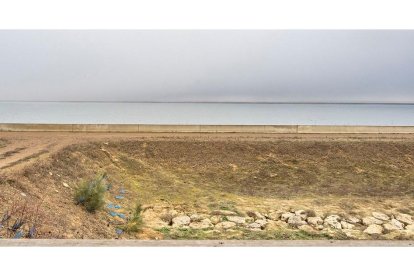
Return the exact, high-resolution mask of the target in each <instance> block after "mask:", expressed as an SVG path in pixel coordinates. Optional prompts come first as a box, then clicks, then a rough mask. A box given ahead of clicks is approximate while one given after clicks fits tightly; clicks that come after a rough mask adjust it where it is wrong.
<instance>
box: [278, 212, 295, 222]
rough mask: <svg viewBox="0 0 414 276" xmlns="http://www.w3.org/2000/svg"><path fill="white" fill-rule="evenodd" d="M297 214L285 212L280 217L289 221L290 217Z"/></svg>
mask: <svg viewBox="0 0 414 276" xmlns="http://www.w3.org/2000/svg"><path fill="white" fill-rule="evenodd" d="M294 215H295V214H293V213H283V214H282V215H281V216H280V219H281V220H283V221H287V220H288V219H289V218H290V217H292V216H294Z"/></svg>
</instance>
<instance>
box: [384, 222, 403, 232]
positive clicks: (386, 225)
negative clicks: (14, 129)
mask: <svg viewBox="0 0 414 276" xmlns="http://www.w3.org/2000/svg"><path fill="white" fill-rule="evenodd" d="M382 226H383V227H384V229H385V230H386V231H395V230H401V229H399V228H398V227H396V226H395V225H393V224H391V223H389V222H387V223H384V224H383V225H382Z"/></svg>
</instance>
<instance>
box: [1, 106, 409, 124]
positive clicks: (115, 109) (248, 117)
mask: <svg viewBox="0 0 414 276" xmlns="http://www.w3.org/2000/svg"><path fill="white" fill-rule="evenodd" d="M0 123H89V124H96V123H108V124H138V123H139V124H217V125H226V124H230V125H291V124H303V125H385V126H393V125H400V126H408V125H411V126H412V125H414V105H398V104H238V103H90V102H84V103H73V102H71V103H68V102H0Z"/></svg>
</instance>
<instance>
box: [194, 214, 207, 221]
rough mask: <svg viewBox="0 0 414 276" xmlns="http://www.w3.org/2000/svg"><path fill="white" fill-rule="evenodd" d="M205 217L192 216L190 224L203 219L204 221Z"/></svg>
mask: <svg viewBox="0 0 414 276" xmlns="http://www.w3.org/2000/svg"><path fill="white" fill-rule="evenodd" d="M206 218H207V217H206V216H205V215H200V214H192V215H191V216H190V219H191V221H192V222H198V221H202V220H203V219H206Z"/></svg>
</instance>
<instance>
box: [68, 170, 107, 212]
mask: <svg viewBox="0 0 414 276" xmlns="http://www.w3.org/2000/svg"><path fill="white" fill-rule="evenodd" d="M105 177H106V175H105V174H103V175H99V176H96V177H95V178H94V179H92V180H89V181H85V182H82V183H81V184H80V185H79V186H78V187H77V188H76V191H75V201H76V204H81V205H83V206H85V208H86V210H87V211H88V212H95V211H96V210H99V209H100V208H102V207H103V205H104V204H105V201H104V196H105V192H106V190H107V187H106V185H105V184H104V183H103V181H104V179H105Z"/></svg>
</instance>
